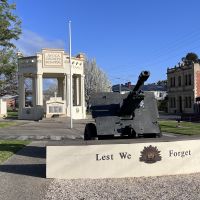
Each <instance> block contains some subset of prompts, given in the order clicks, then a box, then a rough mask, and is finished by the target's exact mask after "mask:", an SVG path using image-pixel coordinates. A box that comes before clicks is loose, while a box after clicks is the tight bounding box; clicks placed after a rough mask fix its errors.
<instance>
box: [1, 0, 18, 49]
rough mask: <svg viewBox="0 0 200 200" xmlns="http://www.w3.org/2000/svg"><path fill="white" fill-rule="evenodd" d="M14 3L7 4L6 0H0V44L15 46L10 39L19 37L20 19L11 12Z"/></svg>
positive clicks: (13, 8) (2, 45)
mask: <svg viewBox="0 0 200 200" xmlns="http://www.w3.org/2000/svg"><path fill="white" fill-rule="evenodd" d="M15 9H16V5H15V4H9V3H8V2H7V0H0V46H1V47H15V45H14V44H13V42H12V41H11V40H12V39H14V40H17V39H19V35H20V34H21V27H20V25H21V21H20V20H19V18H18V17H17V16H16V15H14V14H13V11H14V10H15Z"/></svg>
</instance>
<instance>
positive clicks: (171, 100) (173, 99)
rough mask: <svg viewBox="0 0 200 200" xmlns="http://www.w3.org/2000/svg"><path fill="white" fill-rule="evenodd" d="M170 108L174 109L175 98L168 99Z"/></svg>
mask: <svg viewBox="0 0 200 200" xmlns="http://www.w3.org/2000/svg"><path fill="white" fill-rule="evenodd" d="M170 107H171V108H176V98H175V97H171V98H170Z"/></svg>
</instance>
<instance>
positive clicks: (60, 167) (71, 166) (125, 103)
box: [46, 71, 200, 179]
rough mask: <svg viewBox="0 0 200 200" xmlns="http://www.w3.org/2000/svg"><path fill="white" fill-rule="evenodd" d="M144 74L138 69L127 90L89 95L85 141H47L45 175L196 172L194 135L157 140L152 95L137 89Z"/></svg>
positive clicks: (197, 160)
mask: <svg viewBox="0 0 200 200" xmlns="http://www.w3.org/2000/svg"><path fill="white" fill-rule="evenodd" d="M149 75H150V73H149V72H148V71H143V72H141V74H140V76H139V78H138V82H137V84H136V86H135V88H134V89H133V91H132V92H130V93H129V94H126V95H115V94H112V93H107V94H106V93H102V94H97V95H96V96H95V95H94V96H93V97H92V98H91V112H92V115H93V117H94V118H95V123H89V124H86V127H85V133H84V140H85V141H82V142H80V141H79V142H75V143H73V144H71V145H69V144H68V145H61V146H47V157H46V163H47V168H46V177H47V178H58V179H63V178H65V179H80V178H82V179H87V178H90V179H101V178H125V177H148V176H163V175H176V174H188V173H196V172H199V170H200V169H199V165H200V154H199V145H200V141H199V140H182V139H172V138H171V139H168V140H163V139H162V133H161V131H160V129H159V125H158V121H157V120H158V111H157V106H156V102H155V98H154V97H153V96H152V95H151V93H143V92H142V91H141V90H140V87H141V85H143V84H144V82H145V81H146V80H147V79H148V77H149ZM139 137H144V138H143V139H142V140H140V138H139ZM118 138H120V139H121V140H118ZM96 139H98V140H96ZM99 139H110V140H107V141H106V142H104V141H103V140H99Z"/></svg>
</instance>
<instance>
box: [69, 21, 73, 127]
mask: <svg viewBox="0 0 200 200" xmlns="http://www.w3.org/2000/svg"><path fill="white" fill-rule="evenodd" d="M69 67H70V87H69V89H70V95H69V96H70V128H71V129H72V128H73V116H72V112H73V111H72V108H73V96H72V44H71V21H69Z"/></svg>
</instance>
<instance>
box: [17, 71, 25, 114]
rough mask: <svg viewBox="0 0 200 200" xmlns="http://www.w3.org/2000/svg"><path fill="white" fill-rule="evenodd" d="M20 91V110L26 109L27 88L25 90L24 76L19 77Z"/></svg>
mask: <svg viewBox="0 0 200 200" xmlns="http://www.w3.org/2000/svg"><path fill="white" fill-rule="evenodd" d="M18 83H19V86H18V90H19V110H20V112H22V108H24V107H25V88H24V75H21V74H20V75H18Z"/></svg>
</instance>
